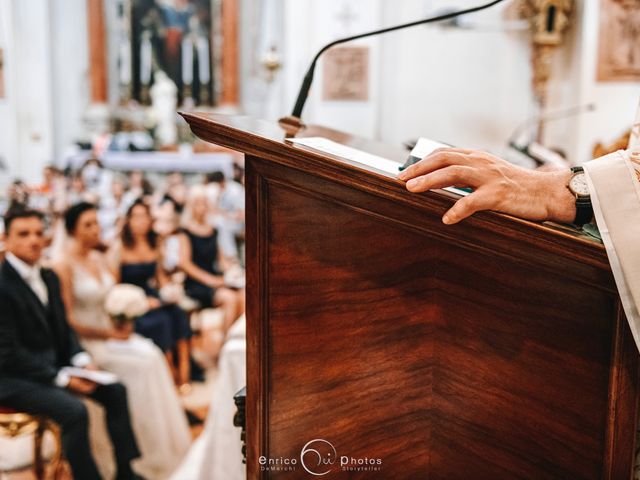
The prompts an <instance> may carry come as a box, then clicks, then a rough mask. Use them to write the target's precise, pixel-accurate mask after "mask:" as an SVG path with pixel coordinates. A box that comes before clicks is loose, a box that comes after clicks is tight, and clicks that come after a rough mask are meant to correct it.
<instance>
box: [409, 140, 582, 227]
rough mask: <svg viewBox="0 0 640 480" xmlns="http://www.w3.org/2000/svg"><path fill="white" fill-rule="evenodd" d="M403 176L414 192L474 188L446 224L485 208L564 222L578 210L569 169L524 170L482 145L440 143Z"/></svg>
mask: <svg viewBox="0 0 640 480" xmlns="http://www.w3.org/2000/svg"><path fill="white" fill-rule="evenodd" d="M398 178H399V179H400V180H404V181H407V190H409V191H410V192H426V191H427V190H431V189H434V188H445V187H451V186H455V187H471V188H473V189H474V192H473V193H471V194H469V195H468V196H466V197H462V198H461V199H459V200H458V201H457V202H456V203H455V205H454V206H453V207H452V208H451V209H450V210H449V211H448V212H446V213H445V215H444V217H442V221H443V222H444V223H445V224H447V225H452V224H454V223H458V222H459V221H461V220H464V219H465V218H467V217H469V216H471V215H473V214H474V213H476V212H479V211H481V210H494V211H496V212H502V213H507V214H509V215H513V216H515V217H520V218H524V219H527V220H552V221H555V222H559V223H571V222H572V221H573V220H574V218H575V215H576V207H575V197H574V196H573V194H572V193H571V192H570V191H569V189H568V188H567V185H568V184H569V179H570V178H571V172H570V171H569V170H566V171H565V170H562V171H555V172H539V171H533V170H525V169H524V168H520V167H517V166H515V165H513V164H511V163H509V162H507V161H505V160H502V159H500V158H498V157H495V156H493V155H490V154H489V153H485V152H480V151H477V150H466V149H460V148H441V149H438V150H436V151H434V152H433V153H432V154H430V155H428V156H427V157H425V158H423V159H422V160H421V161H419V162H418V163H416V164H415V165H412V166H410V167H409V168H407V169H406V170H405V171H403V172H402V173H400V175H398Z"/></svg>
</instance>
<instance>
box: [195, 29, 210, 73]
mask: <svg viewBox="0 0 640 480" xmlns="http://www.w3.org/2000/svg"><path fill="white" fill-rule="evenodd" d="M196 45H197V48H198V70H199V78H200V83H201V84H202V85H206V84H208V83H209V80H210V79H211V74H210V68H209V42H208V41H207V39H206V38H205V37H198V43H197V44H196Z"/></svg>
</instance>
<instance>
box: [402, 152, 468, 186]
mask: <svg viewBox="0 0 640 480" xmlns="http://www.w3.org/2000/svg"><path fill="white" fill-rule="evenodd" d="M467 152H470V150H465V149H461V148H460V149H458V148H439V149H437V150H434V151H433V152H432V153H430V154H429V155H427V156H426V157H424V158H423V159H422V160H420V161H419V162H418V163H415V164H413V165H411V166H410V167H409V168H407V169H406V170H404V171H403V172H402V173H400V174H399V175H398V178H399V179H400V180H409V179H411V178H414V177H417V176H420V175H425V174H427V173H431V172H434V171H436V170H440V169H441V168H445V167H450V166H453V165H462V166H469V165H470V160H469V157H468V156H467Z"/></svg>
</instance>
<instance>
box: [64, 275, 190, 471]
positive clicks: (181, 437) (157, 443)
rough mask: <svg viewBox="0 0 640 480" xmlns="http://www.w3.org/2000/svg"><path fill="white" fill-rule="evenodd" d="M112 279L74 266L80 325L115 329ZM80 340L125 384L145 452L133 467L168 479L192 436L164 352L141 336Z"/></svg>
mask: <svg viewBox="0 0 640 480" xmlns="http://www.w3.org/2000/svg"><path fill="white" fill-rule="evenodd" d="M114 283H115V281H114V278H113V276H112V275H111V274H110V273H109V272H108V271H107V270H106V269H103V271H102V272H101V279H100V280H98V279H97V278H96V277H95V276H93V275H92V274H91V273H89V272H87V271H86V269H84V268H82V266H80V265H74V267H73V317H74V319H75V321H76V322H77V323H78V324H80V325H84V326H87V327H92V328H104V329H107V328H110V327H111V323H110V319H109V317H108V315H107V314H106V312H105V310H104V307H103V306H104V301H105V297H106V295H107V293H108V292H109V289H110V288H111V287H113V285H114ZM80 341H81V344H82V346H83V347H84V349H85V350H86V351H87V352H88V353H89V354H90V355H91V357H92V358H93V361H94V363H95V364H96V365H97V366H98V367H100V368H101V369H103V370H106V371H109V372H113V373H115V374H116V375H117V376H118V378H119V379H120V381H121V382H122V383H123V384H124V385H125V386H126V388H127V395H128V401H129V411H130V415H131V423H132V425H133V431H134V433H135V436H136V439H137V441H138V447H139V449H140V452H141V454H142V456H141V457H140V459H138V460H136V461H135V462H134V469H135V470H136V471H137V472H138V473H139V474H140V475H142V476H143V477H145V478H149V479H164V478H167V477H169V476H170V475H171V473H172V472H173V471H174V470H175V468H176V467H177V466H178V465H179V464H180V462H181V460H182V458H183V457H184V455H185V454H186V452H187V450H188V449H189V445H190V443H191V435H190V432H189V425H188V423H187V419H186V416H185V413H184V410H183V409H182V406H181V405H180V400H179V398H178V395H177V392H176V389H175V387H174V384H173V381H172V379H171V374H170V372H169V367H168V365H167V363H166V360H165V358H164V355H163V354H162V352H161V351H160V349H159V348H158V347H156V346H155V345H154V344H153V342H151V341H150V340H148V339H146V338H143V337H141V336H140V335H137V334H133V335H131V337H130V338H129V340H126V341H115V340H98V339H81V340H80ZM99 428H100V427H96V429H99ZM105 430H106V429H103V431H105ZM105 433H106V432H105ZM101 436H102V435H99V437H101ZM104 440H105V439H104V438H102V439H100V438H99V439H98V440H97V442H98V443H100V444H103V445H104ZM103 456H104V455H103ZM97 460H100V459H98V458H97ZM98 463H99V464H100V463H103V462H100V461H98ZM103 465H104V463H103Z"/></svg>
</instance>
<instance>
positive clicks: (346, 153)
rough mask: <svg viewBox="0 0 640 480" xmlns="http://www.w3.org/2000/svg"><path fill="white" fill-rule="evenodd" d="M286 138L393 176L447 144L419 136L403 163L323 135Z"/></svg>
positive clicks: (466, 192) (461, 192) (458, 191)
mask: <svg viewBox="0 0 640 480" xmlns="http://www.w3.org/2000/svg"><path fill="white" fill-rule="evenodd" d="M286 140H287V141H288V142H291V143H295V144H297V145H303V146H305V147H308V148H311V149H313V150H317V151H319V152H322V153H328V154H330V155H334V156H336V157H340V158H344V159H345V160H349V161H351V162H355V163H359V164H361V165H365V166H367V167H371V168H375V169H376V170H380V171H383V172H386V173H390V174H392V175H394V176H396V175H398V174H399V173H400V172H401V171H402V170H403V169H405V168H407V167H408V166H409V165H413V164H414V163H417V162H419V161H420V160H422V159H423V158H424V157H426V156H427V155H429V154H430V153H432V152H433V151H434V150H436V149H438V148H445V147H448V146H449V145H445V144H444V143H439V142H436V141H434V140H429V139H428V138H420V140H418V142H417V143H416V146H415V147H413V150H411V153H410V154H409V158H408V159H407V161H406V162H405V163H404V165H403V164H401V163H398V162H395V161H393V160H389V159H388V158H384V157H380V156H378V155H373V154H371V153H368V152H364V151H362V150H358V149H357V148H353V147H349V146H347V145H342V144H341V143H338V142H334V141H333V140H329V139H328V138H324V137H306V138H305V137H303V138H287V139H286ZM442 190H447V191H448V192H451V193H455V194H457V195H462V196H465V195H469V193H471V190H467V189H461V188H457V187H446V188H443V189H442Z"/></svg>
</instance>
